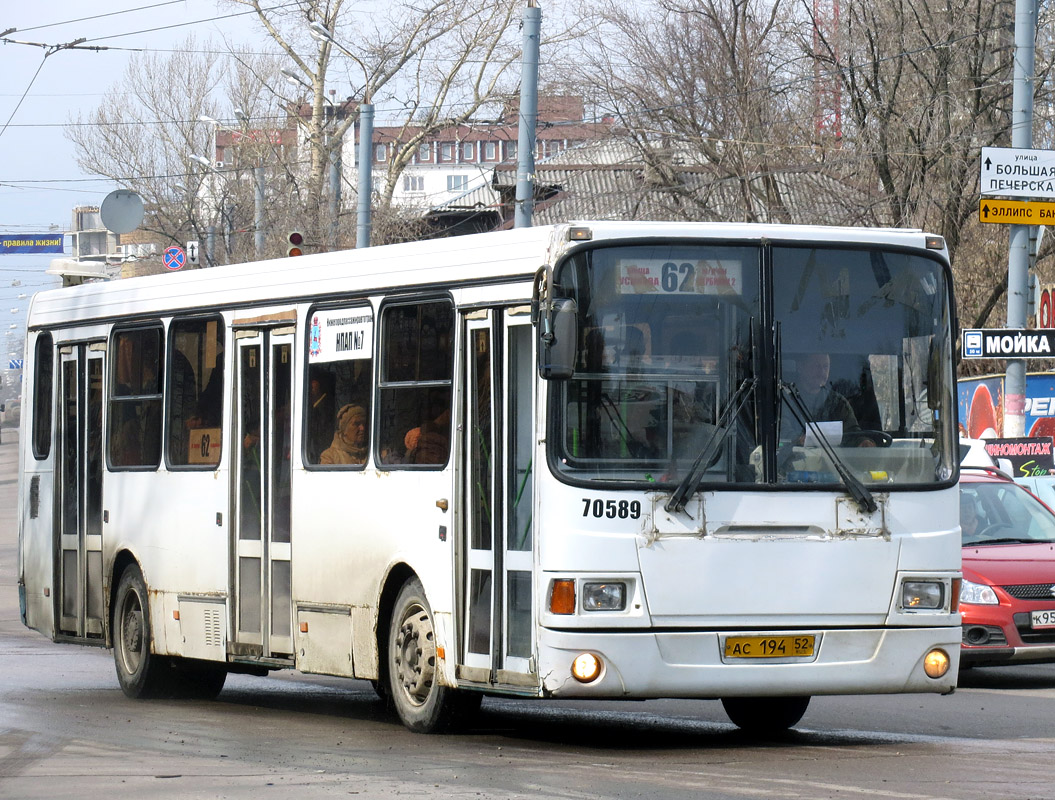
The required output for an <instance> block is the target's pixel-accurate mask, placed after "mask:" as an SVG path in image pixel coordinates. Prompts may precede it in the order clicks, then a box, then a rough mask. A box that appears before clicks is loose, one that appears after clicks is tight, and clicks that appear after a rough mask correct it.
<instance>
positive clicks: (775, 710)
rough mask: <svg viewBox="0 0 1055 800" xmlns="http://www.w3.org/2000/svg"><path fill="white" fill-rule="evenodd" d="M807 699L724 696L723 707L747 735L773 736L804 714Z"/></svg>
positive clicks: (807, 702)
mask: <svg viewBox="0 0 1055 800" xmlns="http://www.w3.org/2000/svg"><path fill="white" fill-rule="evenodd" d="M809 704H810V698H809V697H808V696H807V697H723V698H722V706H724V708H725V713H726V714H727V715H728V716H729V719H730V720H731V721H732V723H733V724H734V725H736V727H738V728H740V729H741V730H743V731H746V732H747V733H752V734H758V735H761V736H766V735H773V734H776V733H781V732H783V731H786V730H787V729H788V728H790V727H792V726H793V725H794V724H795V723H797V722H798V721H799V720H800V719H802V715H803V714H805V713H806V707H807V706H808V705H809Z"/></svg>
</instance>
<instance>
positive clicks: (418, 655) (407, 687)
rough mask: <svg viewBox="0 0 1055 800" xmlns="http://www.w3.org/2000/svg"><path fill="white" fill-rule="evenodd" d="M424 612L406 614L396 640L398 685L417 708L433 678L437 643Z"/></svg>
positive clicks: (425, 696) (429, 688)
mask: <svg viewBox="0 0 1055 800" xmlns="http://www.w3.org/2000/svg"><path fill="white" fill-rule="evenodd" d="M435 638H436V637H435V634H434V632H433V629H432V621H431V620H430V619H429V615H428V614H427V613H426V612H425V610H424V609H421V608H419V609H416V610H415V611H414V613H411V614H408V615H407V617H406V618H405V619H404V620H403V624H402V625H400V627H399V634H398V636H397V638H396V654H395V662H396V663H395V666H396V675H397V677H398V678H399V683H400V685H401V686H402V687H403V689H404V691H405V692H406V693H407V695H408V697H409V698H410V699H411V700H412V701H413V702H414V703H416V704H419V705H420V704H421V703H423V702H425V700H426V699H427V698H428V695H429V692H430V691H431V690H432V685H433V682H434V680H435V677H436V641H435Z"/></svg>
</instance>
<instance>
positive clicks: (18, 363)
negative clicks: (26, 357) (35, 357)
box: [7, 358, 22, 369]
mask: <svg viewBox="0 0 1055 800" xmlns="http://www.w3.org/2000/svg"><path fill="white" fill-rule="evenodd" d="M7 368H8V369H22V359H21V358H12V359H11V360H10V361H9V362H7Z"/></svg>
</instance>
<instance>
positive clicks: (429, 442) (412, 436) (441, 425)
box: [403, 408, 451, 464]
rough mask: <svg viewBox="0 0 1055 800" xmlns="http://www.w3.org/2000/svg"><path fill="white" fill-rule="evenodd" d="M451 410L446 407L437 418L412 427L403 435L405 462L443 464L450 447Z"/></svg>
mask: <svg viewBox="0 0 1055 800" xmlns="http://www.w3.org/2000/svg"><path fill="white" fill-rule="evenodd" d="M450 429H451V410H450V409H449V408H447V409H444V410H443V411H442V412H441V413H440V414H439V416H437V417H436V418H435V419H431V420H426V421H425V422H423V423H421V425H419V426H418V427H416V428H411V429H410V430H409V431H407V434H406V436H404V437H403V445H404V447H406V455H405V456H404V457H403V463H404V464H442V463H444V462H445V461H446V460H447V451H448V450H449V449H450Z"/></svg>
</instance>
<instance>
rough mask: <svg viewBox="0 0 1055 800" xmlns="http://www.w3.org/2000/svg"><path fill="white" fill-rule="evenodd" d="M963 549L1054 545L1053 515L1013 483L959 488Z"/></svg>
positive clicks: (973, 485)
mask: <svg viewBox="0 0 1055 800" xmlns="http://www.w3.org/2000/svg"><path fill="white" fill-rule="evenodd" d="M960 528H961V529H962V532H963V544H964V546H972V545H989V544H1022V543H1035V542H1053V543H1055V514H1052V513H1051V511H1049V510H1048V509H1047V507H1045V506H1044V504H1043V503H1041V502H1040V501H1039V500H1037V498H1035V497H1034V496H1033V495H1031V494H1030V493H1029V492H1027V491H1026V490H1025V489H1023V488H1022V487H1021V486H1019V485H1017V484H1015V483H1004V482H999V483H996V482H994V483H964V484H961V486H960Z"/></svg>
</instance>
